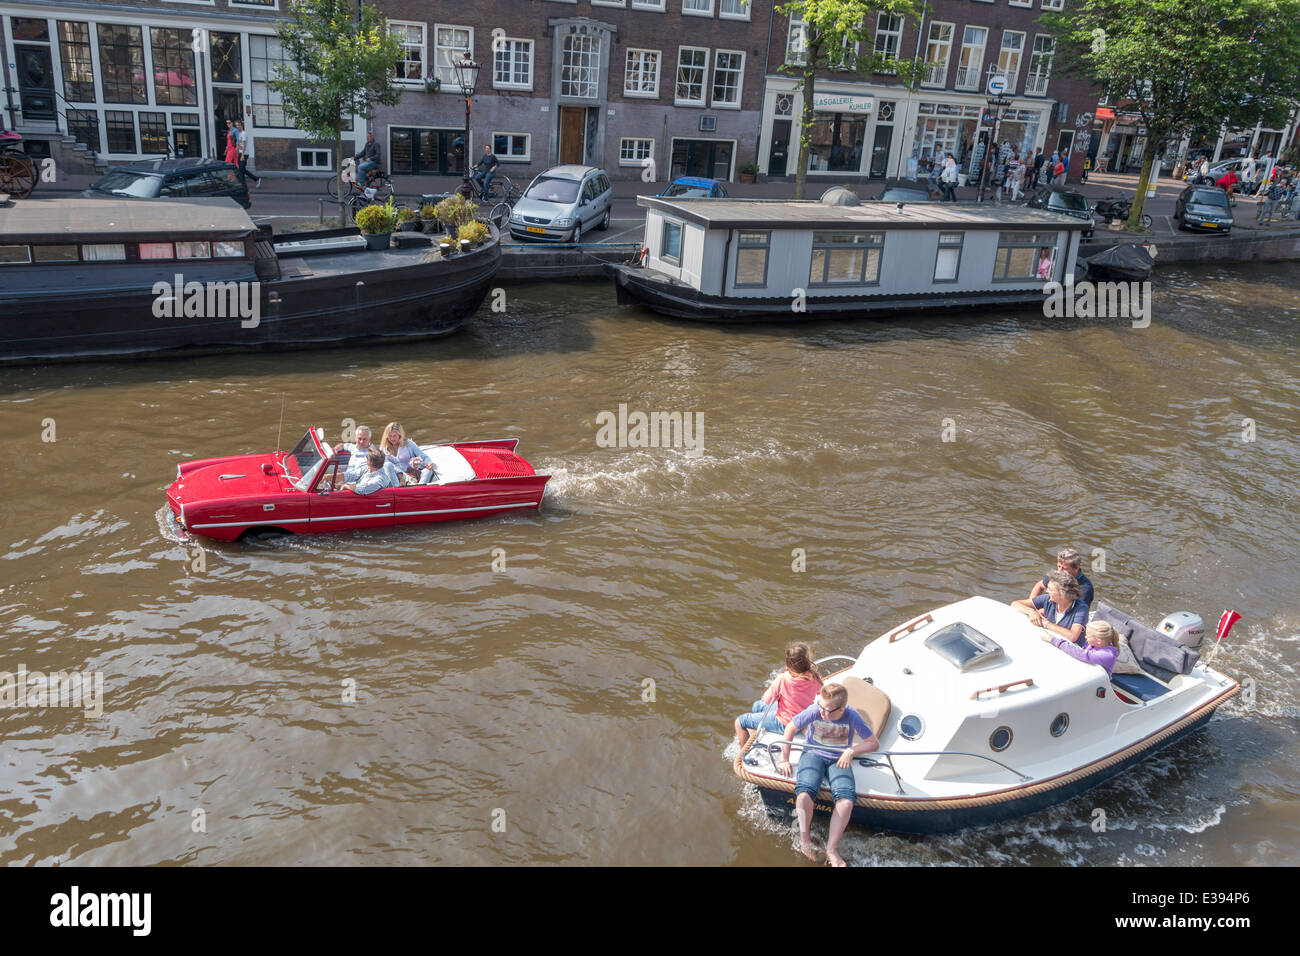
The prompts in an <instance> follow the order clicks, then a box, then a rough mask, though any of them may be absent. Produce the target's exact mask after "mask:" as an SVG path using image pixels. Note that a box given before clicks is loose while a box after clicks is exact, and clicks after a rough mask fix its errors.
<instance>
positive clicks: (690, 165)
mask: <svg viewBox="0 0 1300 956" xmlns="http://www.w3.org/2000/svg"><path fill="white" fill-rule="evenodd" d="M287 2H288V0H101V2H89V0H0V45H2V46H3V53H4V64H5V70H6V72H5V87H6V91H5V99H4V101H3V102H0V110H3V115H4V117H5V122H6V125H10V126H16V127H17V128H18V129H19V130H21V131H22V132H24V133H25V134H26V135H28V137H29V139H30V140H31V141H32V143H33V145H34V147H35V151H37V152H38V153H39V150H40V145H39V139H40V137H41V136H42V135H45V136H47V137H48V138H50V139H51V140H54V139H57V138H58V137H59V136H62V135H70V136H72V137H75V138H76V139H77V140H79V141H80V142H82V143H83V144H84V145H85V146H86V147H87V148H89V149H91V150H93V151H94V152H95V153H96V154H97V155H98V156H99V157H101V159H108V160H110V161H114V162H117V161H124V160H129V159H137V158H141V157H144V156H157V155H162V154H165V153H167V152H169V151H170V152H174V153H178V152H181V151H184V152H185V154H187V155H195V154H196V153H199V154H203V155H213V154H215V153H217V152H218V151H220V149H221V148H222V133H221V130H223V129H224V127H225V119H226V118H227V117H230V116H236V115H238V116H242V117H243V118H244V120H245V125H246V127H247V128H248V130H249V133H250V135H251V137H252V139H253V144H254V148H253V152H254V156H255V165H256V166H257V167H258V168H260V169H262V170H281V171H292V172H324V171H326V170H330V169H334V168H337V163H338V161H339V157H337V156H334V155H333V152H334V150H333V144H332V143H313V142H310V141H309V140H308V139H307V138H306V137H305V136H304V135H303V134H302V133H301V131H299V130H296V129H294V128H293V127H292V125H291V120H290V119H289V118H287V117H286V116H285V115H284V112H283V110H282V109H281V107H280V105H279V103H278V100H277V97H276V96H275V94H274V92H273V91H271V90H270V88H269V86H268V84H267V80H268V79H269V78H270V76H272V75H273V71H274V69H275V65H276V63H277V62H279V61H280V52H279V44H278V41H277V40H276V39H275V21H276V20H277V19H278V18H280V17H282V16H283V15H284V10H285V8H286V7H287ZM366 2H368V3H371V4H372V5H374V6H376V7H377V8H378V9H379V10H381V12H383V13H384V15H385V16H386V17H387V18H388V19H389V23H390V28H391V29H392V30H394V31H395V32H397V33H398V34H399V35H400V36H401V37H402V40H403V44H404V47H405V50H404V53H403V56H402V58H401V61H400V62H399V63H398V64H396V79H395V81H394V82H395V83H397V84H398V85H399V86H401V87H402V88H403V90H404V94H403V96H402V99H401V102H400V103H399V104H398V105H396V106H393V107H380V108H379V109H378V111H377V113H376V115H375V116H374V118H373V119H372V121H371V122H370V123H369V124H368V127H367V124H364V123H363V122H361V121H360V120H356V121H355V122H354V123H353V128H352V131H351V132H350V133H349V134H347V135H348V136H349V137H350V138H349V139H345V146H344V148H345V151H353V152H355V151H356V150H357V149H359V148H360V144H361V142H362V141H363V140H364V132H365V130H366V129H367V128H369V129H370V130H371V131H373V132H374V133H375V138H376V140H377V141H378V142H379V143H380V146H381V149H382V151H383V155H384V161H385V163H386V164H387V165H388V166H390V167H391V169H392V170H393V172H394V173H395V174H397V175H403V174H406V175H411V174H427V173H434V174H444V175H454V174H457V173H458V172H459V170H461V169H462V168H463V166H462V164H463V161H464V155H465V147H466V144H465V143H464V142H463V140H464V138H465V137H464V126H465V117H464V100H463V98H462V97H461V96H460V95H459V89H458V86H457V83H456V79H455V75H454V71H453V69H452V63H453V62H455V61H457V60H459V59H460V58H461V57H462V56H463V55H464V54H466V53H468V54H469V55H470V56H471V57H472V58H473V59H474V60H475V62H477V63H479V64H480V66H481V72H480V75H479V81H478V88H477V93H476V95H475V97H474V100H473V110H474V113H473V118H472V122H471V128H470V135H469V143H468V152H469V155H470V156H471V157H472V158H473V157H477V156H478V155H479V154H480V153H481V150H482V145H483V144H484V143H490V144H491V145H492V146H493V147H494V150H495V152H496V153H497V155H498V156H499V157H500V159H501V161H502V164H503V167H502V168H503V171H504V172H506V173H507V174H508V175H510V176H512V178H515V179H519V180H527V179H528V178H529V177H530V176H531V175H533V174H535V173H536V172H539V171H540V170H541V169H544V168H545V167H547V166H549V165H552V164H554V163H558V162H581V163H585V164H589V165H594V166H603V167H604V168H605V169H606V170H608V171H609V173H610V175H611V176H612V177H613V178H616V179H618V178H621V179H634V178H646V177H645V176H644V175H643V172H644V167H645V166H646V164H647V161H651V162H653V164H654V167H655V175H654V176H653V179H654V180H656V181H663V180H665V179H667V178H670V177H672V176H677V175H703V176H712V177H715V178H718V179H723V180H733V179H735V178H736V175H737V173H738V172H739V169H740V167H741V166H742V165H743V164H746V163H750V162H755V163H757V164H758V166H759V167H760V169H761V171H762V172H763V173H765V174H767V176H768V177H769V178H782V177H785V178H793V175H794V163H795V161H796V157H797V147H798V141H797V129H798V126H797V119H798V116H799V114H800V110H801V94H800V93H799V91H798V90H797V89H796V86H797V80H796V78H795V77H794V76H792V75H790V74H788V73H782V72H780V70H779V68H780V66H781V65H782V64H783V63H785V62H787V61H791V62H793V61H795V60H797V57H798V49H799V42H800V34H799V24H798V23H797V22H796V23H793V24H792V23H790V22H789V21H788V20H787V19H786V18H785V17H784V16H782V15H780V14H777V13H775V7H776V6H777V5H779V2H780V0H494V2H490V3H480V4H450V3H446V2H430V0H366ZM1063 3H1064V0H923V3H922V10H923V14H922V16H921V18H920V19H919V20H908V21H906V22H899V21H894V20H891V19H890V18H889V17H886V16H875V15H874V14H873V20H872V21H871V22H870V23H869V27H870V33H871V37H872V39H871V41H870V42H872V43H873V44H874V46H875V48H876V49H878V50H887V51H892V52H894V53H895V55H897V56H900V57H903V58H908V57H912V56H920V57H922V58H923V59H926V60H927V61H928V62H930V63H931V64H933V66H932V69H931V71H930V74H929V75H928V76H927V77H926V79H925V81H924V82H923V83H922V84H921V85H920V86H919V87H918V88H917V89H916V90H908V89H906V88H905V87H903V86H902V85H901V84H900V83H899V82H898V81H897V79H896V78H895V77H890V76H887V75H877V76H873V77H869V78H867V77H861V76H857V75H855V74H853V73H849V72H843V71H828V72H827V73H826V74H825V75H824V76H823V77H822V78H821V79H820V80H819V84H818V89H817V94H818V95H817V99H818V102H817V104H816V110H817V115H818V122H817V125H816V128H815V130H814V133H813V139H814V154H813V156H812V157H810V170H809V176H810V179H811V181H813V182H817V181H819V180H820V181H824V182H826V183H828V184H829V183H831V182H861V181H864V180H867V179H874V178H880V177H883V176H888V177H899V176H907V175H909V174H910V173H911V172H912V171H913V170H914V169H916V168H917V166H918V164H920V165H922V166H923V165H924V160H926V159H927V158H928V157H929V156H930V155H932V154H933V153H935V152H936V151H949V150H951V151H952V152H953V153H954V154H956V155H958V156H959V157H960V158H961V159H962V160H963V162H964V163H968V162H969V161H970V159H971V158H973V157H974V156H975V155H976V154H977V152H978V151H979V150H980V149H981V146H980V144H981V142H982V141H986V140H987V139H988V137H989V136H990V134H991V133H992V132H993V130H992V125H993V122H992V120H993V117H991V116H990V115H988V112H987V108H986V105H985V101H986V99H987V94H986V93H985V88H986V85H987V80H988V77H989V75H990V74H991V73H999V74H1000V75H1003V76H1005V78H1006V80H1007V85H1008V93H1007V95H1008V96H1009V97H1010V98H1011V100H1012V105H1011V106H1010V107H1009V108H1008V109H1007V110H1006V112H1005V114H1004V115H1003V116H1002V117H1001V118H1000V120H999V122H998V139H999V141H1002V140H1006V141H1009V142H1011V143H1012V144H1013V145H1015V146H1017V147H1019V148H1022V149H1023V148H1028V149H1029V150H1031V151H1032V149H1033V148H1034V147H1038V146H1041V147H1043V148H1044V149H1045V150H1046V151H1048V152H1051V151H1052V150H1053V149H1056V148H1058V147H1062V146H1064V147H1066V148H1068V149H1070V150H1071V152H1072V157H1073V158H1078V159H1080V160H1081V158H1082V155H1083V154H1084V152H1086V151H1087V150H1088V149H1089V148H1090V146H1091V145H1095V144H1092V143H1089V140H1091V139H1092V117H1091V115H1090V114H1091V111H1093V110H1094V108H1095V105H1096V102H1097V96H1096V95H1095V93H1094V91H1092V90H1091V89H1090V88H1089V86H1088V84H1086V83H1084V82H1080V81H1078V80H1074V79H1071V78H1068V77H1064V76H1054V75H1052V73H1051V56H1050V52H1051V51H1050V39H1049V38H1048V37H1047V36H1046V34H1045V32H1044V31H1043V30H1042V28H1041V26H1040V25H1038V24H1037V22H1036V21H1037V18H1038V16H1039V15H1040V13H1041V11H1042V10H1043V9H1055V8H1058V7H1060V6H1061V5H1062V4H1063ZM196 31H198V32H196ZM196 41H197V42H196ZM1081 166H1082V162H1072V163H1071V172H1072V174H1073V175H1075V176H1077V174H1078V171H1079V169H1080V168H1081Z"/></svg>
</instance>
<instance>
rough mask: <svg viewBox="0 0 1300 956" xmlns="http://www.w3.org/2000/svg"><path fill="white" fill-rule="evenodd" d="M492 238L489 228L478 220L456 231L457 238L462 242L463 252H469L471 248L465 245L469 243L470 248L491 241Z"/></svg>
mask: <svg viewBox="0 0 1300 956" xmlns="http://www.w3.org/2000/svg"><path fill="white" fill-rule="evenodd" d="M491 236H492V233H491V231H490V230H489V229H488V227H487V226H486V225H484V224H483V223H481V222H478V221H477V220H475V221H474V222H467V223H465V225H463V226H461V227H460V229H458V230H457V231H456V238H457V239H458V240H460V248H461V251H462V252H468V251H469V247H467V246H466V245H465V243H469V246H470V247H472V246H477V245H478V244H479V243H481V242H485V241H486V240H488V239H490V238H491Z"/></svg>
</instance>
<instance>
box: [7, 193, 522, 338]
mask: <svg viewBox="0 0 1300 956" xmlns="http://www.w3.org/2000/svg"><path fill="white" fill-rule="evenodd" d="M488 228H489V230H490V238H489V239H487V240H485V241H484V242H482V243H481V244H479V246H478V247H476V248H474V249H471V250H469V251H468V252H464V253H459V252H457V253H454V254H452V255H449V256H447V257H446V258H444V257H443V256H442V254H441V253H440V252H439V250H438V247H437V246H434V245H424V246H422V247H415V248H394V249H386V250H376V251H368V250H366V249H365V242H364V240H363V239H362V238H361V236H360V235H358V234H356V230H333V231H328V232H319V233H295V234H291V235H287V236H283V237H280V238H278V239H273V238H272V236H271V232H270V229H269V227H267V226H260V227H259V226H258V225H257V224H255V223H254V222H253V221H252V220H251V219H250V218H249V217H248V214H247V213H246V212H244V210H242V209H240V208H239V207H238V206H237V205H235V203H234V202H232V201H231V200H229V199H195V200H187V201H186V200H173V199H167V200H108V199H103V200H101V199H84V198H55V199H39V200H37V199H31V200H26V201H24V202H22V203H18V204H14V205H12V206H10V207H8V208H0V364H13V363H36V362H46V361H55V360H64V359H93V358H105V357H118V356H124V357H156V356H171V355H176V354H181V353H184V354H195V353H203V352H222V351H243V350H251V349H266V348H279V347H286V348H287V347H304V346H314V345H316V346H323V345H332V344H337V343H341V342H348V341H359V340H379V341H383V340H390V341H391V340H393V339H413V338H429V337H435V336H442V335H447V334H449V333H451V332H454V331H456V330H457V329H459V328H460V327H461V325H463V324H464V322H465V320H466V319H467V318H468V317H469V316H470V315H471V314H473V313H474V312H475V311H476V310H477V309H478V307H479V305H480V304H481V303H482V301H483V298H484V297H485V296H486V295H487V291H488V289H489V287H490V285H491V283H492V279H493V277H494V276H495V275H496V272H497V269H498V267H499V266H500V264H501V248H500V237H499V234H498V233H497V231H496V229H495V228H493V227H492V226H491V225H489V227H488Z"/></svg>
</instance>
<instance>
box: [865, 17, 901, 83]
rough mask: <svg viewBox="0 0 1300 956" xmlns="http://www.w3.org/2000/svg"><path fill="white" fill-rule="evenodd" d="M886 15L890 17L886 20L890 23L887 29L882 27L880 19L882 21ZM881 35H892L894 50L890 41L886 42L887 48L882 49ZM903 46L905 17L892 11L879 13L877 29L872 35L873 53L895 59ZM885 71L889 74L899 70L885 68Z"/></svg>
mask: <svg viewBox="0 0 1300 956" xmlns="http://www.w3.org/2000/svg"><path fill="white" fill-rule="evenodd" d="M884 17H888V18H889V19H888V20H887V21H886V22H887V23H888V24H889V27H888V29H886V28H882V27H881V25H880V21H881V19H882V18H884ZM881 37H892V38H893V40H894V42H893V50H892V51H891V50H889V43H888V42H886V44H885V47H886V48H885V49H884V50H882V49H881V48H880V39H881ZM902 46H903V18H902V17H900V16H895V15H894V14H891V13H878V14H877V15H876V30H875V33H874V34H873V35H872V38H871V51H872V53H873V54H874V55H876V56H892V57H893V58H894V59H895V60H897V59H898V51H899V50H900V49H902ZM884 72H886V73H889V74H893V73H897V72H898V71H897V70H885V71H884Z"/></svg>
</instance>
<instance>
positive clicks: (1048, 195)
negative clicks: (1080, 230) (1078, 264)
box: [1025, 186, 1094, 239]
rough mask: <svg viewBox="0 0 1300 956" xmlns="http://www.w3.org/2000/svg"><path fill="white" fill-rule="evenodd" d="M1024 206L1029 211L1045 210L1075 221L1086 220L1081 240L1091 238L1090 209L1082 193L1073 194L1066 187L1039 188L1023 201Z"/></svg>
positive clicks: (1091, 219) (1071, 190) (1073, 192)
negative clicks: (1071, 217)
mask: <svg viewBox="0 0 1300 956" xmlns="http://www.w3.org/2000/svg"><path fill="white" fill-rule="evenodd" d="M1025 205H1026V206H1028V207H1029V208H1030V209H1046V210H1047V211H1048V212H1059V213H1062V214H1063V215H1066V216H1073V217H1074V218H1075V219H1086V220H1088V229H1087V231H1086V232H1085V233H1084V234H1083V238H1085V239H1091V238H1092V230H1093V225H1094V220H1093V218H1092V207H1091V206H1089V205H1088V198H1087V197H1086V196H1084V194H1083V193H1078V192H1075V191H1074V190H1073V189H1070V188H1069V187H1066V186H1039V187H1038V188H1037V189H1035V190H1034V191H1033V192H1032V193H1030V194H1029V196H1028V197H1027V198H1026V199H1025Z"/></svg>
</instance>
